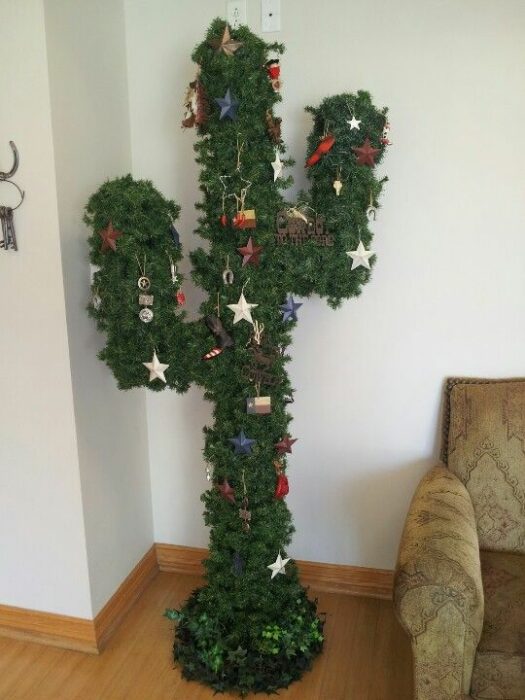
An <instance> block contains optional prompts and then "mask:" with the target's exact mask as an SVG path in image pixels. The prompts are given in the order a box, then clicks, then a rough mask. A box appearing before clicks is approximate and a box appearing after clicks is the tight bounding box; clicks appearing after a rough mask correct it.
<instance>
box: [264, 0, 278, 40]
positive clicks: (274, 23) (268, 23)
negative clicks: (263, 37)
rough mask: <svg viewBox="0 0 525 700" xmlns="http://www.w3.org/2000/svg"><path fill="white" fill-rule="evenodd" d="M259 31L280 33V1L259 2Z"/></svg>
mask: <svg viewBox="0 0 525 700" xmlns="http://www.w3.org/2000/svg"><path fill="white" fill-rule="evenodd" d="M261 29H262V31H263V32H280V31H281V0H261Z"/></svg>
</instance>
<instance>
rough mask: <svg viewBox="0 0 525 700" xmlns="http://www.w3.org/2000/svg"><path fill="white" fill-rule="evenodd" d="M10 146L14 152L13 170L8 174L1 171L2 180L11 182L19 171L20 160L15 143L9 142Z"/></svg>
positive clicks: (0, 177) (0, 178)
mask: <svg viewBox="0 0 525 700" xmlns="http://www.w3.org/2000/svg"><path fill="white" fill-rule="evenodd" d="M9 145H10V146H11V150H12V151H13V167H12V168H11V170H9V172H6V173H4V172H2V171H1V170H0V180H9V179H10V178H12V177H13V175H14V174H15V173H16V171H17V170H18V164H19V162H20V158H19V156H18V149H17V147H16V145H15V142H14V141H9Z"/></svg>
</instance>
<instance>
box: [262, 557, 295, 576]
mask: <svg viewBox="0 0 525 700" xmlns="http://www.w3.org/2000/svg"><path fill="white" fill-rule="evenodd" d="M289 561H290V558H289V557H288V558H287V559H283V558H282V557H281V552H279V554H278V555H277V559H276V560H275V561H274V563H273V564H269V565H268V566H267V567H266V568H267V569H270V571H271V572H272V575H271V578H270V580H272V579H274V578H275V577H276V576H277V574H286V569H285V568H284V567H285V566H286V564H288V562H289Z"/></svg>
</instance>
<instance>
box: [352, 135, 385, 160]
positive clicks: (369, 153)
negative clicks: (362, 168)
mask: <svg viewBox="0 0 525 700" xmlns="http://www.w3.org/2000/svg"><path fill="white" fill-rule="evenodd" d="M352 151H353V152H354V153H355V154H356V156H357V164H358V165H369V166H370V167H371V168H372V167H373V166H374V165H375V164H376V163H375V158H376V156H377V154H378V153H380V152H381V151H380V150H379V148H374V147H373V146H372V144H371V143H370V139H369V138H368V136H367V137H366V139H365V142H364V144H363V145H362V146H353V147H352Z"/></svg>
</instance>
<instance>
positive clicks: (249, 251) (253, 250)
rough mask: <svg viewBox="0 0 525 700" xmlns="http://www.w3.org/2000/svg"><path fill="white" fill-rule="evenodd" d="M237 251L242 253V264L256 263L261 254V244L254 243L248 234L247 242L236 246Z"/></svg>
mask: <svg viewBox="0 0 525 700" xmlns="http://www.w3.org/2000/svg"><path fill="white" fill-rule="evenodd" d="M237 250H238V251H239V253H240V254H241V255H242V266H243V267H244V266H245V265H258V264H259V262H260V261H259V256H260V255H261V251H262V246H260V245H254V242H253V238H252V237H251V236H250V238H249V239H248V243H247V244H246V245H245V246H241V247H240V248H237Z"/></svg>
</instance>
